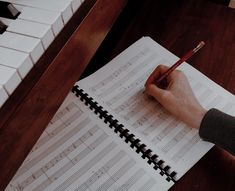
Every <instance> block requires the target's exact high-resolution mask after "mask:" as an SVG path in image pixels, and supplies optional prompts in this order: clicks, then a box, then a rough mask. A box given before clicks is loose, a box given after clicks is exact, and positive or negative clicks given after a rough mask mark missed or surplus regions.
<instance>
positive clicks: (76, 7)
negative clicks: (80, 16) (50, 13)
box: [72, 0, 82, 13]
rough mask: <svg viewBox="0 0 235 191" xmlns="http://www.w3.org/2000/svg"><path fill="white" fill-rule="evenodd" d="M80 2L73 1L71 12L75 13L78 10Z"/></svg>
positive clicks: (78, 0)
mask: <svg viewBox="0 0 235 191" xmlns="http://www.w3.org/2000/svg"><path fill="white" fill-rule="evenodd" d="M81 4H82V3H81V1H80V0H73V1H72V9H73V12H74V13H75V12H76V11H77V10H78V8H79V7H80V6H81Z"/></svg>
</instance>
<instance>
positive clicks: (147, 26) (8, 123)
mask: <svg viewBox="0 0 235 191" xmlns="http://www.w3.org/2000/svg"><path fill="white" fill-rule="evenodd" d="M87 1H88V2H89V3H88V4H87V7H86V6H85V5H84V9H81V12H78V13H77V14H76V15H75V16H74V17H73V18H72V19H71V21H70V22H69V24H68V28H65V29H64V30H63V31H62V33H61V34H60V35H59V38H57V39H56V40H55V42H54V43H53V44H52V45H51V47H50V49H48V50H47V52H46V54H45V55H43V56H42V58H41V59H40V61H39V63H38V64H37V66H36V68H34V69H33V70H32V71H31V72H30V74H29V75H28V76H27V77H26V78H25V80H24V81H23V85H21V86H19V87H18V88H17V90H16V91H15V92H14V93H13V95H12V96H11V97H10V99H9V100H8V101H7V102H6V104H5V105H4V106H3V107H2V108H1V110H0V169H1V173H0V190H3V188H4V187H5V186H6V185H7V184H8V182H9V181H10V179H11V177H12V176H13V175H14V173H15V172H16V170H17V168H18V167H19V166H20V164H21V163H22V161H23V160H24V158H25V157H26V155H27V154H28V152H29V151H30V149H31V148H32V146H33V145H34V143H35V142H36V140H37V139H38V138H39V136H40V135H41V133H42V132H43V130H44V128H45V127H46V125H47V124H48V122H49V121H50V119H51V118H52V116H53V114H54V113H55V112H56V110H57V109H58V107H59V105H60V104H61V103H62V101H63V99H64V98H65V96H66V95H67V93H68V92H69V91H70V89H71V87H72V86H73V84H74V82H75V81H76V80H77V79H78V78H79V77H80V76H81V74H82V73H83V71H84V70H85V69H86V70H85V73H83V75H84V76H85V75H87V74H89V73H91V72H92V71H95V70H96V69H98V68H99V67H101V66H102V65H103V64H104V63H107V62H108V61H109V60H110V59H111V58H113V57H114V56H115V55H117V54H118V53H120V52H121V51H122V50H124V49H125V48H126V47H127V46H129V45H130V44H132V43H133V42H135V41H136V40H137V39H139V38H140V37H142V36H150V37H152V38H153V39H154V40H156V41H157V42H158V43H160V44H161V45H163V46H164V47H166V48H167V49H169V50H170V51H171V52H173V53H174V54H176V55H177V56H181V55H182V54H183V53H184V52H185V51H187V50H188V49H190V48H192V45H194V44H196V43H197V42H198V41H200V40H204V41H205V42H206V46H205V48H203V50H202V51H201V52H200V54H198V55H197V56H195V57H193V58H192V59H190V61H189V64H192V65H193V66H194V67H195V68H197V69H198V70H200V71H201V72H202V73H204V74H205V75H207V76H208V77H209V78H211V79H212V80H214V81H215V82H217V83H218V84H220V85H221V86H223V87H224V88H225V89H227V90H228V91H230V92H231V93H233V94H235V86H234V84H235V75H234V71H235V64H234V63H235V54H234V52H235V46H234V45H235V32H234V29H235V10H233V9H231V8H228V7H226V6H224V5H221V4H216V3H214V2H213V1H216V0H210V1H209V0H177V1H171V0H157V1H156V0H146V1H140V0H129V1H127V0H112V1H108V0H97V1H95V0H87ZM217 2H221V1H217ZM126 4H127V6H126ZM124 7H125V8H124ZM123 8H124V10H123V11H122V9H123ZM85 10H86V11H85ZM87 10H90V12H89V13H87ZM121 11H122V13H121V15H120V16H119V14H120V12H121ZM84 16H85V17H84ZM118 16H119V18H118V20H117V21H116V22H115V25H114V26H113V27H112V25H113V23H114V21H115V20H116V18H117V17H118ZM111 27H112V29H111ZM110 29H111V32H109V34H108V36H107V37H106V38H105V36H106V34H107V33H108V31H109V30H110ZM73 31H74V32H73ZM66 42H67V43H66ZM101 43H102V46H101V47H100V48H99V49H98V47H99V45H100V44H101ZM97 49H98V51H97V52H96V50H97ZM95 52H96V54H95ZM94 54H95V56H94ZM93 56H94V57H93ZM92 57H93V59H92ZM88 63H89V65H88ZM87 65H88V67H87ZM234 172H235V162H234V157H232V156H231V155H229V154H228V153H227V152H225V151H223V150H222V149H220V148H218V147H214V148H213V149H212V150H211V151H210V152H209V153H208V154H207V155H206V156H205V157H203V159H202V160H200V161H199V162H198V163H197V164H196V165H195V167H193V168H192V169H191V170H190V171H189V172H188V173H187V174H186V175H185V176H184V177H183V178H181V179H180V180H179V181H178V182H177V183H176V184H175V185H174V186H173V187H172V188H171V190H197V191H198V190H218V191H219V190H228V191H230V190H233V189H234V187H235V181H234V180H235V173H234Z"/></svg>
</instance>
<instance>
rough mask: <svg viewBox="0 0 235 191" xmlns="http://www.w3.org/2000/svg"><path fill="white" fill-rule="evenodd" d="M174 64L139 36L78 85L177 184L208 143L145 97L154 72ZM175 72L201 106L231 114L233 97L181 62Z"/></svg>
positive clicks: (171, 57)
mask: <svg viewBox="0 0 235 191" xmlns="http://www.w3.org/2000/svg"><path fill="white" fill-rule="evenodd" d="M177 59H178V58H177V57H176V56H175V55H173V54H172V53H170V52H169V51H167V50H166V49H165V48H163V47H161V46H160V45H159V44H157V43H156V42H155V41H153V40H152V39H150V38H149V37H143V38H141V39H140V40H139V41H137V42H136V43H134V44H133V45H131V46H130V47H129V48H128V49H126V50H125V51H124V52H122V53H121V54H120V55H118V56H117V57H116V58H114V59H113V60H112V61H111V62H110V63H108V64H107V65H106V66H104V67H103V68H101V69H100V70H98V71H97V72H96V73H95V74H93V75H91V76H89V77H88V78H85V79H83V80H81V81H79V82H78V83H77V85H79V87H80V88H81V89H84V91H85V92H86V93H88V94H89V95H90V96H91V97H93V98H94V100H96V101H97V102H98V103H99V104H100V105H102V106H103V107H104V108H105V109H106V110H107V111H109V113H111V114H112V115H113V116H114V117H115V118H117V119H118V120H119V122H120V123H122V124H124V126H125V127H126V128H128V129H129V130H130V131H131V132H132V133H134V134H135V135H137V137H138V138H140V139H141V140H142V141H143V142H144V143H145V144H147V145H148V146H149V147H150V148H151V149H152V150H153V151H154V153H156V154H157V155H158V156H159V158H160V159H163V160H164V161H165V165H166V164H167V165H170V166H171V167H172V170H175V171H176V172H177V177H176V178H177V179H179V178H180V177H181V176H182V175H183V174H184V173H185V172H186V171H187V170H188V169H189V168H191V167H192V166H193V165H194V164H195V163H196V162H197V161H198V160H199V159H200V158H201V157H202V156H203V155H204V154H205V153H206V152H207V151H208V150H209V149H210V148H211V147H212V146H213V144H211V143H208V142H205V141H202V140H201V139H200V137H199V135H198V131H197V130H195V129H192V128H190V127H188V126H187V125H186V124H184V123H182V122H181V121H179V120H177V119H176V118H174V117H173V116H171V115H170V114H169V113H168V112H167V111H166V110H165V109H164V108H162V107H161V105H159V104H158V103H157V102H156V101H155V100H153V99H151V98H150V97H149V96H147V95H146V94H145V93H144V83H145V81H146V80H147V78H148V76H149V74H150V73H151V72H152V71H153V70H154V69H155V67H156V66H157V65H158V64H165V65H172V64H173V63H174V62H175V61H177ZM180 69H181V70H183V71H184V72H185V74H186V75H187V77H188V79H189V82H190V84H191V86H192V89H193V91H194V93H195V95H196V97H197V98H198V100H199V102H200V103H201V104H202V105H203V106H204V107H206V108H212V107H214V108H218V109H220V110H222V111H225V112H227V113H233V114H234V111H235V109H234V108H235V106H234V105H235V99H234V96H233V95H231V94H230V93H229V92H227V91H226V90H224V89H223V88H222V87H220V86H218V85H217V84H215V83H214V82H213V81H211V80H210V79H208V78H207V77H206V76H204V75H203V74H201V73H200V72H199V71H197V70H196V69H194V68H193V67H191V66H190V65H188V64H186V63H184V64H182V65H181V67H180ZM232 111H233V112H232Z"/></svg>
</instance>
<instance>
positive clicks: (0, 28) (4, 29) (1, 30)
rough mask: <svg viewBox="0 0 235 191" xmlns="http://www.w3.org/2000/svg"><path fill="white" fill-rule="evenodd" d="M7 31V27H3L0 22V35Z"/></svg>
mask: <svg viewBox="0 0 235 191" xmlns="http://www.w3.org/2000/svg"><path fill="white" fill-rule="evenodd" d="M6 29H7V25H5V24H4V23H3V22H2V21H0V34H2V33H4V32H5V31H6Z"/></svg>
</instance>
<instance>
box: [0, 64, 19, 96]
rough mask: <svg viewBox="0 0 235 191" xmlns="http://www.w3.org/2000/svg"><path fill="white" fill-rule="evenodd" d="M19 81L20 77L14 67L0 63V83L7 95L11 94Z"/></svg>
mask: <svg viewBox="0 0 235 191" xmlns="http://www.w3.org/2000/svg"><path fill="white" fill-rule="evenodd" d="M20 82H21V79H20V77H19V75H18V73H17V71H16V69H13V68H9V67H6V66H2V65H0V85H1V86H3V87H4V89H5V90H6V92H7V94H8V95H10V94H12V92H13V91H14V90H15V88H16V87H17V86H18V85H19V83H20Z"/></svg>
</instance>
